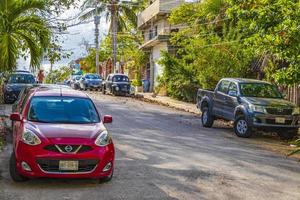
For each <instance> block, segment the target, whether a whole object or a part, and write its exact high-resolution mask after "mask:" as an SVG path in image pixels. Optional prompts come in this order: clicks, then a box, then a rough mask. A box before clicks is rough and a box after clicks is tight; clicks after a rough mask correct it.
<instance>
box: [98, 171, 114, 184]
mask: <svg viewBox="0 0 300 200" xmlns="http://www.w3.org/2000/svg"><path fill="white" fill-rule="evenodd" d="M113 176H114V170H113V171H112V173H111V174H110V176H108V177H104V178H100V180H99V183H107V182H109V181H111V180H112V178H113Z"/></svg>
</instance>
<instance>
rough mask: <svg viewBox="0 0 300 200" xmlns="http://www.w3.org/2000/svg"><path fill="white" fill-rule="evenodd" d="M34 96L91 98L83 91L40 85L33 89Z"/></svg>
mask: <svg viewBox="0 0 300 200" xmlns="http://www.w3.org/2000/svg"><path fill="white" fill-rule="evenodd" d="M31 90H34V91H33V96H55V97H56V96H62V97H78V98H89V96H88V95H87V94H85V93H83V92H81V91H78V90H73V89H72V88H68V87H66V86H61V85H39V86H35V87H32V89H31Z"/></svg>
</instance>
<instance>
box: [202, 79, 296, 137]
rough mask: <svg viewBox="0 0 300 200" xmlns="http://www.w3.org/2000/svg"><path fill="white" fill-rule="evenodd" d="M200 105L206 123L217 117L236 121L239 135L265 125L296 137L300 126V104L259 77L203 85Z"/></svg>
mask: <svg viewBox="0 0 300 200" xmlns="http://www.w3.org/2000/svg"><path fill="white" fill-rule="evenodd" d="M197 107H198V108H199V109H200V110H201V112H202V117H201V120H202V125H203V126H204V127H212V125H213V123H214V120H215V119H224V120H228V121H234V130H235V133H236V135H237V136H239V137H245V138H247V137H250V136H251V135H252V133H253V131H254V130H257V129H262V130H264V131H275V132H277V133H278V135H279V136H280V137H281V138H284V139H292V138H293V137H294V136H296V135H297V134H298V129H299V126H300V117H299V115H300V112H299V108H297V107H296V105H294V104H293V103H291V102H289V101H287V100H285V99H284V98H283V95H282V94H281V93H280V92H279V90H278V89H277V87H276V86H274V85H272V84H270V83H268V82H264V81H259V80H252V79H239V78H236V79H233V78H225V79H222V80H221V81H220V82H219V83H218V85H217V86H216V88H215V90H214V91H209V90H203V89H199V90H198V94H197Z"/></svg>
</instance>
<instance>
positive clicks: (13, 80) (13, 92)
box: [2, 71, 36, 104]
mask: <svg viewBox="0 0 300 200" xmlns="http://www.w3.org/2000/svg"><path fill="white" fill-rule="evenodd" d="M35 83H36V80H35V77H34V75H33V74H31V73H30V72H28V71H15V72H14V73H12V74H10V75H9V76H8V78H7V79H6V80H5V81H4V86H3V88H2V90H3V94H4V102H5V103H7V104H12V103H14V102H15V101H16V100H17V99H18V96H19V94H20V92H21V90H22V89H23V88H25V87H27V86H29V85H32V84H35Z"/></svg>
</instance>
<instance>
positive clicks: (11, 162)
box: [9, 152, 28, 182]
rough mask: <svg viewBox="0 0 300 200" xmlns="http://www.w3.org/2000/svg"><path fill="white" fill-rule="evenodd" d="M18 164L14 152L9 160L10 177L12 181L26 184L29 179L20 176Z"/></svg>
mask: <svg viewBox="0 0 300 200" xmlns="http://www.w3.org/2000/svg"><path fill="white" fill-rule="evenodd" d="M16 165H17V163H16V157H15V153H14V152H12V154H11V156H10V159H9V173H10V177H11V178H12V180H13V181H14V182H24V181H27V180H28V178H26V177H24V176H22V175H20V174H19V173H18V171H17V166H16Z"/></svg>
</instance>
